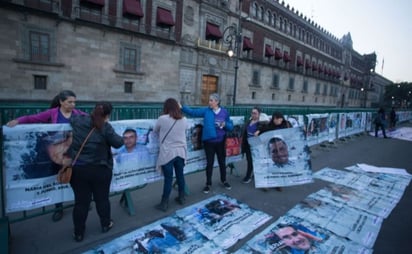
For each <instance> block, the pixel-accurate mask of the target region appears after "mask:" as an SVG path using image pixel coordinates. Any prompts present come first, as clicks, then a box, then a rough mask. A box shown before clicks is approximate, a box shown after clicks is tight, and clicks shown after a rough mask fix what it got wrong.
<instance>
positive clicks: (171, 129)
mask: <svg viewBox="0 0 412 254" xmlns="http://www.w3.org/2000/svg"><path fill="white" fill-rule="evenodd" d="M176 122H177V119H176V120H175V122H174V123H173V125H172V127H170V129H169V131H168V132H167V133H166V135H165V136H164V137H163V140H162V144H163V142H164V141H165V139H166V137H167V135H168V134H169V132H170V131H171V130H172V129H173V126H175V124H176Z"/></svg>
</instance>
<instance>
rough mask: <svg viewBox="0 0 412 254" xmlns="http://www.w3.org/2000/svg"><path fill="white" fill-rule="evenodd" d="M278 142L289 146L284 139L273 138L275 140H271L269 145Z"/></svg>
mask: <svg viewBox="0 0 412 254" xmlns="http://www.w3.org/2000/svg"><path fill="white" fill-rule="evenodd" d="M276 142H282V143H283V144H285V145H287V144H286V142H285V141H284V140H283V139H281V138H279V137H273V138H271V139H269V142H268V145H269V144H275V143H276Z"/></svg>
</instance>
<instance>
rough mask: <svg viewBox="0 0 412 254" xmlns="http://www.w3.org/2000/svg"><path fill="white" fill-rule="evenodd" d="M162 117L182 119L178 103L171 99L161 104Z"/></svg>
mask: <svg viewBox="0 0 412 254" xmlns="http://www.w3.org/2000/svg"><path fill="white" fill-rule="evenodd" d="M162 114H163V115H170V116H171V117H172V118H174V119H176V120H179V119H182V118H183V114H182V111H181V110H180V106H179V103H178V102H177V101H176V100H175V99H173V98H169V99H167V100H166V101H165V102H164V104H163V113H162Z"/></svg>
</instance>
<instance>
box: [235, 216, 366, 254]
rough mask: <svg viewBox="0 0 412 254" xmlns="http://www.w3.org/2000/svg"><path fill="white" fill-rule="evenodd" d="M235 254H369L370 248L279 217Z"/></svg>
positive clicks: (291, 219) (306, 223)
mask: <svg viewBox="0 0 412 254" xmlns="http://www.w3.org/2000/svg"><path fill="white" fill-rule="evenodd" d="M235 253H236V254H243V253H273V254H288V253H291V254H300V253H323V254H334V253H342V254H354V253H359V254H369V253H372V250H371V249H370V248H367V247H365V246H362V245H360V244H358V243H356V242H353V241H350V240H348V239H345V238H343V237H339V236H337V235H335V234H333V233H332V232H330V231H328V230H326V229H324V228H321V227H318V226H316V225H313V224H311V223H310V222H308V221H306V220H303V219H301V218H298V217H293V216H287V215H286V216H282V217H280V218H279V219H278V220H276V221H275V222H274V223H272V224H271V225H270V226H268V227H267V228H266V229H264V230H263V231H262V232H261V233H259V234H257V235H255V236H254V237H253V238H252V239H251V240H249V241H248V242H247V243H246V245H244V246H243V247H242V248H241V249H239V250H238V251H237V252H235Z"/></svg>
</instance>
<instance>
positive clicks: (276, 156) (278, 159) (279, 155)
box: [268, 137, 289, 165]
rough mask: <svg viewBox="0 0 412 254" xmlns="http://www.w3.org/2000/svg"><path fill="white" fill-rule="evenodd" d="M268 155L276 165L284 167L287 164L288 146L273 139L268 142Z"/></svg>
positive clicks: (275, 138)
mask: <svg viewBox="0 0 412 254" xmlns="http://www.w3.org/2000/svg"><path fill="white" fill-rule="evenodd" d="M268 147H269V154H270V156H271V158H272V160H273V162H274V163H275V164H277V165H285V164H287V163H288V162H289V151H288V145H287V144H286V142H285V141H284V140H282V139H281V138H278V137H273V138H271V139H270V140H269V144H268Z"/></svg>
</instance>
